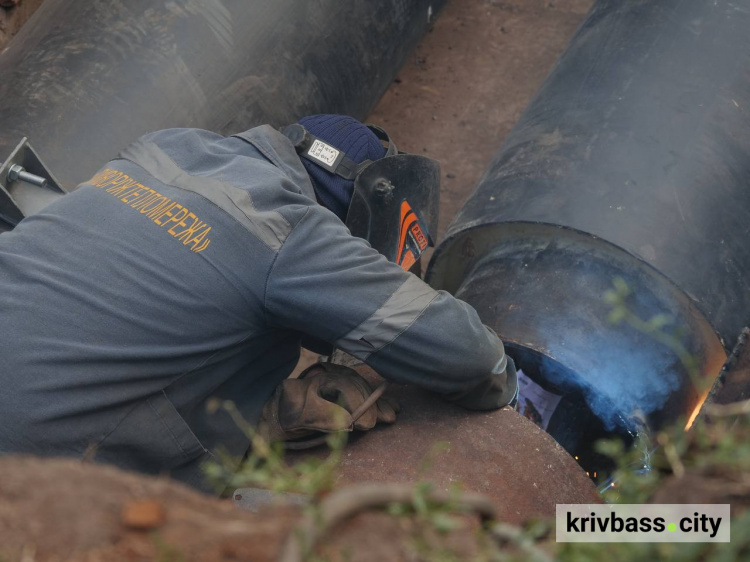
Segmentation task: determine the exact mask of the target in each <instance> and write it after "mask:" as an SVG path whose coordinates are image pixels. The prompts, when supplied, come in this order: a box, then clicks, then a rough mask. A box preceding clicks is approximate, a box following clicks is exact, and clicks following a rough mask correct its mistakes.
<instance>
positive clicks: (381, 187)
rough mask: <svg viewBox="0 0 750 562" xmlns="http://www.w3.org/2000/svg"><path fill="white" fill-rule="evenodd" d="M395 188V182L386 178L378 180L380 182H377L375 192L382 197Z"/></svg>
mask: <svg viewBox="0 0 750 562" xmlns="http://www.w3.org/2000/svg"><path fill="white" fill-rule="evenodd" d="M393 190H394V186H393V184H392V183H391V182H389V181H388V180H386V179H381V180H378V182H377V183H376V184H375V193H377V194H378V195H380V196H381V197H385V196H386V195H390V193H391V192H392V191H393Z"/></svg>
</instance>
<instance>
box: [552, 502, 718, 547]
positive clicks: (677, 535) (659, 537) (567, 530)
mask: <svg viewBox="0 0 750 562" xmlns="http://www.w3.org/2000/svg"><path fill="white" fill-rule="evenodd" d="M729 518H730V515H729V504H684V505H680V504H621V505H615V504H612V505H606V504H557V517H556V526H557V529H556V534H557V542H729V523H730V522H729Z"/></svg>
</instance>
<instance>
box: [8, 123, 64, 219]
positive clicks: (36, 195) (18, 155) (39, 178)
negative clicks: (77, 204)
mask: <svg viewBox="0 0 750 562" xmlns="http://www.w3.org/2000/svg"><path fill="white" fill-rule="evenodd" d="M66 193H68V191H67V190H66V189H65V188H64V187H62V185H60V182H59V181H57V179H56V178H55V176H53V175H52V172H50V171H49V170H48V169H47V167H46V166H45V165H44V163H43V162H42V160H41V159H40V158H39V155H38V154H37V153H36V151H35V150H34V149H33V148H32V147H31V145H30V144H29V142H28V140H27V139H26V137H24V138H23V139H21V142H19V143H18V146H16V148H14V149H13V152H11V153H10V156H9V157H8V158H7V160H5V162H3V165H2V166H0V232H4V231H7V230H12V229H13V228H14V227H15V226H16V225H17V224H18V223H19V222H21V220H22V219H23V218H24V217H28V216H29V215H33V214H35V213H38V212H39V211H41V210H42V209H43V208H44V207H46V206H47V205H49V204H50V203H52V202H53V201H55V200H56V199H59V198H60V197H62V196H63V195H65V194H66Z"/></svg>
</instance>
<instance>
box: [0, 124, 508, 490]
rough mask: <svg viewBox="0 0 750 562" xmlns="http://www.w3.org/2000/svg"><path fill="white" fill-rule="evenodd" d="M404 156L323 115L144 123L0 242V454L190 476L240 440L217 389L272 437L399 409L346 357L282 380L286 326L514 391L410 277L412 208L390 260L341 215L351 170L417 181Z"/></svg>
mask: <svg viewBox="0 0 750 562" xmlns="http://www.w3.org/2000/svg"><path fill="white" fill-rule="evenodd" d="M409 158H410V155H405V154H403V153H399V151H398V150H397V149H396V147H395V145H394V144H393V142H392V141H391V140H390V138H389V137H388V136H387V134H386V133H385V132H384V131H382V130H381V129H379V128H376V127H371V126H366V125H363V124H362V123H360V122H358V121H356V120H354V119H352V118H350V117H346V116H337V115H317V116H311V117H307V118H304V119H302V120H301V121H300V122H299V123H297V124H294V125H292V126H289V127H287V128H285V129H284V130H283V131H279V130H276V129H274V128H272V127H271V126H260V127H256V128H253V129H250V130H248V131H246V132H244V133H241V134H237V135H234V136H230V137H223V136H221V135H218V134H214V133H211V132H208V131H204V130H197V129H170V130H164V131H158V132H155V133H151V134H148V135H146V136H144V137H142V138H141V139H139V140H138V141H136V142H135V143H134V144H132V145H130V146H129V147H128V148H126V149H125V150H124V151H123V152H121V153H120V154H119V155H118V157H117V158H115V159H114V160H112V161H110V162H109V163H107V164H106V165H105V166H104V167H103V168H102V169H101V170H100V171H99V172H98V173H96V174H95V175H94V177H92V178H91V179H90V180H89V181H87V182H84V183H83V184H82V185H80V186H79V187H78V188H77V189H76V190H75V191H73V192H72V193H71V194H69V195H65V196H64V197H62V198H61V199H59V200H58V201H56V202H54V203H52V204H51V205H49V206H48V207H46V208H45V209H43V210H42V211H40V212H38V213H36V214H34V215H32V216H29V217H27V218H25V219H24V220H22V221H21V222H20V224H19V225H18V226H17V227H16V228H15V229H14V230H12V231H11V232H7V233H4V234H2V235H0V311H2V313H1V314H0V334H1V336H0V358H2V364H1V365H0V388H1V389H2V391H0V452H2V453H32V454H38V455H46V456H48V455H63V456H77V457H89V458H93V459H95V460H97V461H101V462H108V463H113V464H116V465H119V466H121V467H124V468H128V469H134V470H138V471H142V472H147V473H152V474H169V475H171V476H172V477H174V478H177V479H179V480H182V481H184V482H187V483H189V484H191V485H194V486H197V487H205V482H204V479H203V474H202V471H201V465H202V464H203V463H204V462H205V461H206V460H209V459H211V458H212V457H213V456H214V455H215V454H216V452H217V450H219V449H224V450H225V451H226V452H228V453H229V454H231V455H234V456H236V457H241V456H242V455H243V454H245V453H246V451H247V449H248V447H249V438H248V436H247V434H246V432H244V431H243V430H242V429H241V428H240V427H238V424H237V423H236V420H234V419H232V417H231V416H230V415H229V414H228V413H227V412H226V411H222V410H219V411H218V412H214V413H210V412H209V411H208V410H209V408H207V406H208V405H209V403H210V401H211V400H212V399H218V400H221V401H232V402H233V403H234V404H235V405H236V408H237V410H238V411H239V414H241V415H242V416H243V417H244V418H245V419H246V420H248V421H249V422H250V423H251V424H254V425H258V424H259V425H260V426H261V427H263V428H265V431H266V434H267V435H269V436H271V437H272V438H274V439H282V440H291V439H299V438H305V437H307V436H309V435H311V434H313V433H314V432H317V431H323V432H329V431H336V430H352V429H355V428H356V429H365V430H366V429H369V428H371V427H373V426H374V425H375V424H376V423H377V421H385V422H393V421H394V420H395V416H396V410H395V408H394V407H393V406H392V404H391V403H390V402H388V401H387V400H386V399H385V398H380V399H378V400H372V399H371V400H369V401H368V398H370V397H371V395H372V392H373V389H372V387H371V386H370V385H369V384H368V382H367V381H366V380H364V379H363V378H362V377H360V376H359V375H358V374H357V373H356V372H355V371H353V370H351V369H347V368H345V367H340V366H336V365H332V364H330V363H325V364H320V365H315V366H313V367H312V368H310V369H309V370H308V371H307V372H306V373H305V374H304V376H301V377H300V378H290V379H288V378H287V377H288V376H289V374H290V373H291V372H292V370H293V369H294V367H295V365H296V363H297V362H298V358H299V356H300V342H301V339H302V337H303V336H311V337H313V338H315V340H316V341H322V342H326V343H327V344H329V345H332V346H335V347H336V348H338V349H340V350H343V351H345V352H347V353H349V354H351V355H353V356H354V357H356V358H358V359H360V360H362V361H364V362H365V363H367V364H368V365H370V366H371V367H372V368H373V369H374V370H375V371H377V372H378V373H379V374H380V375H382V376H383V377H384V378H385V379H388V380H393V381H398V382H403V383H410V384H415V385H419V386H422V387H425V388H427V389H431V390H433V391H434V392H435V393H437V394H439V395H443V397H444V398H446V399H448V400H452V401H454V402H456V403H457V404H459V405H461V406H464V407H466V408H469V409H476V410H489V409H495V408H499V407H502V406H505V405H507V404H509V403H511V402H512V401H513V400H514V396H515V395H516V392H517V382H516V374H515V368H514V367H513V365H512V361H511V360H510V359H509V358H508V357H507V356H506V355H505V352H504V349H503V344H502V343H501V342H500V340H499V339H498V338H497V336H496V335H495V334H494V333H493V332H492V331H491V330H490V329H489V328H487V327H485V326H483V325H482V323H481V321H480V320H479V317H478V315H477V313H476V312H475V311H474V310H473V309H472V308H471V307H469V306H468V305H467V304H465V303H463V302H461V301H459V300H457V299H455V298H453V297H452V296H451V295H449V294H447V293H445V292H441V291H435V290H433V289H432V288H430V287H429V286H428V285H426V284H425V283H424V282H423V281H422V280H421V279H420V278H419V277H418V276H416V275H414V274H412V273H409V272H408V271H406V269H409V267H408V266H410V265H412V263H413V262H414V261H416V259H418V257H419V255H418V254H419V253H420V251H421V250H422V249H423V247H424V240H425V239H426V237H427V236H426V235H425V236H422V235H421V234H419V233H420V232H422V230H423V229H421V228H420V220H421V219H420V217H419V212H418V211H417V210H414V213H413V217H414V221H415V223H414V228H413V229H412V230H411V231H410V232H411V234H410V236H409V237H406V236H405V235H400V234H399V233H396V236H397V238H398V240H399V242H398V244H397V246H398V252H397V253H398V254H399V255H398V256H397V258H396V259H392V260H391V261H389V260H388V259H386V257H385V256H384V255H382V254H381V253H379V252H378V251H376V250H375V249H374V248H373V247H371V246H370V244H368V242H367V241H365V240H364V239H363V238H360V237H358V236H354V235H353V234H352V233H351V232H350V230H349V228H347V224H350V226H351V220H352V217H351V216H349V215H351V214H352V213H353V208H354V206H355V204H354V202H353V199H355V198H356V196H357V194H358V193H359V194H360V196H362V193H364V191H366V189H365V188H364V187H363V184H364V183H365V179H363V178H367V177H369V178H371V179H372V178H374V177H377V178H379V179H378V182H380V183H379V184H378V185H381V186H382V185H385V186H391V187H393V186H396V187H398V186H399V185H402V184H403V183H404V182H405V181H407V179H406V178H410V179H408V181H411V182H413V183H414V184H415V185H418V184H419V183H420V181H421V180H420V178H416V179H415V178H414V177H413V176H414V170H415V169H416V168H415V167H412V168H410V166H409V162H410V161H411V162H414V164H415V166H417V160H416V157H415V158H414V159H412V160H410V159H409ZM420 158H423V157H420ZM421 162H422V163H423V162H424V161H423V160H422V161H421ZM417 168H418V166H417ZM404 170H406V172H410V173H411V174H412V175H411V176H409V175H408V174H407V175H403V174H404ZM433 172H434V170H433ZM399 174H402V175H399ZM428 176H429V177H430V178H433V180H429V181H434V178H435V177H436V176H435V174H434V173H433V174H432V175H425V176H424V178H423V181H428V179H427V178H428ZM437 177H439V175H438V176H437ZM368 181H369V180H368ZM363 190H364V191H363ZM360 192H362V193H360ZM363 197H364V196H363ZM402 203H403V202H402ZM358 208H359V209H360V211H359V212H360V216H359V217H357V220H358V221H359V224H360V225H361V224H363V221H364V223H368V224H369V225H370V228H372V229H375V230H377V229H378V224H377V220H376V219H377V213H372V214H371V215H369V216H365V217H363V216H361V213H362V212H365V214H366V213H367V212H368V211H367V209H368V208H370V205H369V204H368V203H367V201H364V204H362V201H360V204H359V207H358ZM401 208H402V210H403V209H404V207H403V205H402V207H401ZM363 210H364V211H363ZM397 222H398V221H397ZM402 223H403V221H402ZM404 224H405V223H404ZM404 224H401V228H403V227H404ZM421 226H423V227H425V228H426V225H424V224H422V225H421ZM352 228H354V227H352ZM415 232H417V234H419V235H418V236H416V238H415V237H414V236H412V234H414V233H415ZM422 234H424V233H422ZM407 238H409V239H410V240H412V242H416V246H415V245H414V244H413V243H412V245H411V246H410V245H409V244H408V243H407V242H406V239H407ZM368 402H372V404H371V405H370V406H369V407H367V406H368ZM363 406H364V414H363V415H362V416H359V417H358V419H356V420H354V419H353V418H352V414H353V413H354V412H355V411H356V410H357V409H362V407H363Z"/></svg>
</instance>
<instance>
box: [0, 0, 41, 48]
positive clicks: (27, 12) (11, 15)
mask: <svg viewBox="0 0 750 562" xmlns="http://www.w3.org/2000/svg"><path fill="white" fill-rule="evenodd" d="M42 2H44V0H0V52H2V50H3V49H4V48H5V45H6V44H7V43H8V41H10V40H11V38H12V37H13V36H14V35H15V34H16V33H17V32H18V30H19V29H21V27H23V24H25V23H26V20H28V19H29V18H30V17H31V16H32V15H33V14H34V12H35V11H36V9H37V8H38V7H39V5H40V4H41V3H42Z"/></svg>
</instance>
